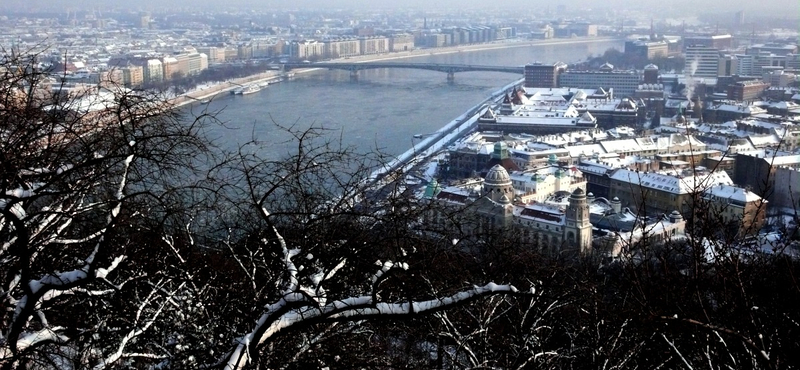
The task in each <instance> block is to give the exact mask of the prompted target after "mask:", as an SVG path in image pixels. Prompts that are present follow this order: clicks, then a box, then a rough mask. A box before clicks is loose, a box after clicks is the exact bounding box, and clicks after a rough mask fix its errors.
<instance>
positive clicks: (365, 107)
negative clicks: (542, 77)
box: [192, 41, 622, 156]
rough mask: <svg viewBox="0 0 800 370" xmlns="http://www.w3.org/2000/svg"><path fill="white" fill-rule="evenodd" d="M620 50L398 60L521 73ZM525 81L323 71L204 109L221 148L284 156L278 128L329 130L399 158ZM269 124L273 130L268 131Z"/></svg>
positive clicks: (585, 47)
mask: <svg viewBox="0 0 800 370" xmlns="http://www.w3.org/2000/svg"><path fill="white" fill-rule="evenodd" d="M611 47H616V48H618V49H621V48H622V41H600V42H597V41H588V42H583V43H567V44H555V45H533V46H525V47H513V48H506V49H492V50H480V51H464V52H456V53H449V54H437V55H422V56H418V57H413V58H408V59H403V61H407V62H413V63H448V64H471V65H497V66H520V65H524V64H526V63H530V62H533V61H541V62H545V63H552V62H556V61H563V62H574V61H577V60H582V59H585V58H586V57H587V56H589V55H598V54H602V53H603V52H604V51H605V50H606V49H608V48H611ZM521 77H522V76H519V75H514V74H507V73H493V72H492V73H487V72H464V73H457V74H456V75H455V81H454V82H451V83H448V82H447V81H446V74H444V73H441V72H434V71H426V70H415V69H375V70H364V71H360V72H359V79H358V81H351V79H350V74H349V72H347V71H337V70H331V71H328V70H325V71H316V72H312V73H308V74H303V75H300V76H299V77H297V78H295V79H294V80H291V81H286V82H282V83H278V84H274V85H270V86H269V87H267V88H265V89H263V90H261V91H260V92H258V93H255V94H251V95H244V96H241V95H237V96H234V95H220V96H217V97H216V98H215V99H214V100H213V101H212V102H211V103H210V104H208V105H207V106H194V107H192V109H194V110H195V111H196V110H198V109H203V108H207V109H209V110H210V111H218V114H217V117H218V118H219V119H220V120H221V121H223V122H225V124H226V127H228V128H225V129H223V128H219V129H215V130H214V131H213V132H212V133H211V135H212V136H214V137H216V138H218V139H219V142H220V143H221V144H222V145H223V146H226V147H229V148H235V147H236V146H238V145H241V144H243V143H246V142H248V141H250V140H251V139H252V140H257V141H258V142H260V143H262V144H266V146H265V148H264V149H263V150H267V151H269V152H270V153H264V154H267V155H268V156H271V155H279V156H282V155H285V154H287V153H288V152H289V151H290V150H291V149H290V148H289V147H288V146H287V145H285V144H283V143H284V142H285V141H286V138H287V136H286V135H285V133H282V132H281V131H280V130H276V126H275V124H274V123H277V124H280V125H282V126H295V127H297V128H305V127H308V126H309V125H312V124H313V125H316V126H318V127H324V128H325V129H328V130H329V131H328V132H329V133H330V137H331V138H338V137H340V136H341V137H342V138H343V141H344V144H346V145H352V146H354V147H355V149H356V150H358V151H360V152H366V151H369V150H373V149H378V150H381V151H382V152H384V153H386V154H389V155H393V156H396V155H399V154H401V153H402V152H404V151H405V150H407V149H408V148H410V147H411V146H412V144H413V142H414V141H415V140H418V139H415V138H414V135H419V134H422V135H424V134H427V133H432V132H434V131H436V130H438V129H439V128H441V127H442V126H443V125H445V124H446V123H448V122H450V121H451V120H453V119H454V118H456V117H458V116H459V115H461V114H462V113H464V111H466V110H468V109H469V108H471V107H473V106H474V105H475V104H477V103H479V102H480V101H482V100H483V99H485V98H487V97H488V96H489V95H490V94H491V93H492V92H493V91H495V90H497V89H498V88H499V87H501V86H503V85H505V84H508V83H509V82H512V81H515V80H517V79H520V78H521ZM273 122H274V123H273Z"/></svg>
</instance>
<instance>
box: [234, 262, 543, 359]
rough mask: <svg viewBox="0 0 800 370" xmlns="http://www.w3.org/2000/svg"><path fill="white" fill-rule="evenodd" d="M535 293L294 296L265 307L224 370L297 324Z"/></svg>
mask: <svg viewBox="0 0 800 370" xmlns="http://www.w3.org/2000/svg"><path fill="white" fill-rule="evenodd" d="M384 266H385V265H384ZM533 293H534V291H533V289H531V290H530V292H520V291H519V290H517V288H515V287H514V286H512V285H499V284H495V283H489V284H486V285H483V286H474V287H473V288H472V289H467V290H463V291H461V292H458V293H455V294H453V295H450V296H447V297H442V298H435V299H430V300H423V301H409V302H380V301H377V300H376V299H374V298H373V297H372V296H358V297H350V298H345V299H340V300H336V301H333V302H330V303H328V304H326V305H323V306H318V305H316V304H315V302H314V301H312V300H310V299H308V296H306V295H304V294H301V293H292V294H288V295H284V296H283V297H282V298H281V299H280V300H279V301H278V302H276V303H274V304H271V305H268V306H267V307H266V308H265V311H264V313H263V314H262V315H261V317H260V318H259V320H258V322H257V324H256V326H255V328H254V330H253V331H251V332H250V333H248V334H247V335H245V336H244V337H242V338H240V339H239V343H238V344H237V345H236V348H235V349H234V350H233V351H232V352H231V353H230V354H229V357H228V358H227V361H226V364H225V369H226V370H236V369H243V368H244V367H245V366H246V365H247V364H248V363H249V360H250V356H251V353H254V352H255V351H256V350H257V347H258V346H259V345H262V344H264V343H265V342H267V341H268V340H269V339H271V338H272V337H274V336H276V335H277V334H279V333H281V332H282V331H285V330H287V329H289V328H291V327H293V326H295V325H300V324H313V323H320V322H337V321H358V320H364V319H370V318H377V317H387V316H404V315H415V314H425V313H433V312H437V311H440V310H443V309H446V308H448V307H452V306H454V305H457V304H462V303H466V302H469V301H472V300H474V299H478V298H480V297H484V296H488V295H493V294H525V295H528V294H533Z"/></svg>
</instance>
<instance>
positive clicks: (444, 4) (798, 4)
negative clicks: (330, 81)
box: [0, 0, 800, 17]
mask: <svg viewBox="0 0 800 370" xmlns="http://www.w3.org/2000/svg"><path fill="white" fill-rule="evenodd" d="M217 4H218V5H217ZM561 4H563V5H566V6H567V7H568V8H571V9H576V8H578V9H579V8H589V7H591V8H600V7H615V8H617V9H620V7H627V8H638V9H642V8H645V7H648V6H655V7H660V8H664V7H668V8H670V9H686V11H687V13H689V12H692V10H694V11H703V12H732V11H738V10H745V11H747V12H758V11H759V9H763V10H764V11H770V12H771V13H772V12H775V11H779V12H780V13H779V14H783V15H785V16H787V17H797V16H798V15H800V1H798V0H764V1H752V0H670V1H666V2H665V1H661V0H639V1H633V0H569V1H566V0H556V1H537V0H534V1H531V0H504V1H500V2H494V1H486V0H404V1H396V0H0V8H5V9H9V8H11V9H14V8H16V9H32V8H50V9H54V8H55V9H58V8H60V9H66V8H71V9H81V8H91V7H100V8H101V9H103V8H105V9H108V8H125V7H128V9H131V10H135V9H143V8H151V7H158V8H164V7H181V8H198V9H203V10H207V9H210V8H213V7H217V6H220V7H222V8H228V9H229V8H233V7H236V8H240V9H268V8H280V9H287V8H358V9H378V8H416V9H420V10H426V9H431V10H433V9H443V8H449V9H453V10H460V9H468V8H482V9H485V8H487V7H500V6H502V7H504V8H507V9H509V8H517V9H520V8H530V7H545V6H550V8H551V9H553V8H555V7H556V6H557V5H561Z"/></svg>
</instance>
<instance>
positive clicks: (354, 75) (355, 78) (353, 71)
mask: <svg viewBox="0 0 800 370" xmlns="http://www.w3.org/2000/svg"><path fill="white" fill-rule="evenodd" d="M350 81H358V70H357V69H351V70H350Z"/></svg>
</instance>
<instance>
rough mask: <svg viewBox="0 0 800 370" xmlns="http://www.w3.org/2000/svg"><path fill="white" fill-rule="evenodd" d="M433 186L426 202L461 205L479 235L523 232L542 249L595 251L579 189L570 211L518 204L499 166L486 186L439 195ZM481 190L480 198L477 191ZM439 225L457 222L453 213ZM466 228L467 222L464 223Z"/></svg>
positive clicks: (573, 195) (440, 218) (440, 217)
mask: <svg viewBox="0 0 800 370" xmlns="http://www.w3.org/2000/svg"><path fill="white" fill-rule="evenodd" d="M434 186H438V184H436V185H433V186H429V188H430V189H427V190H426V191H425V193H424V195H423V197H424V198H426V199H431V200H435V201H438V202H440V204H449V205H453V206H457V207H458V208H460V209H461V210H463V211H464V215H463V218H464V220H468V221H466V222H474V223H475V224H474V225H470V226H468V228H469V230H470V231H474V232H477V233H480V232H488V231H490V230H507V231H515V232H519V233H520V235H521V236H522V239H523V241H524V242H526V243H529V244H531V245H535V246H536V247H538V248H542V249H545V250H550V251H553V252H560V251H563V250H573V251H579V252H581V253H586V252H589V251H590V250H591V245H592V237H591V233H592V225H591V224H590V223H589V205H588V203H587V200H586V194H585V192H584V190H583V189H581V188H577V189H576V190H575V191H574V192H572V193H571V195H570V197H569V206H568V207H567V208H566V209H562V208H558V207H557V206H550V205H545V204H542V203H536V204H527V205H526V204H521V203H517V204H515V199H514V188H513V187H512V179H511V176H510V175H509V173H508V171H506V169H505V168H503V167H502V166H500V165H495V166H494V167H492V168H491V169H490V170H489V172H488V173H487V175H486V177H485V179H484V181H483V183H482V184H479V185H474V184H473V186H474V187H473V188H468V187H461V188H459V187H448V188H444V189H441V190H440V191H438V192H435V191H434V190H432V189H433V187H434ZM477 187H480V192H479V193H480V196H479V197H477V198H476V197H475V192H474V189H475V188H477ZM433 219H434V221H435V222H437V223H440V224H444V223H445V222H453V220H452V214H447V215H442V214H437V215H434V216H433ZM460 222H461V223H460V225H459V226H460V227H462V228H463V227H464V221H463V220H461V221H460Z"/></svg>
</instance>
